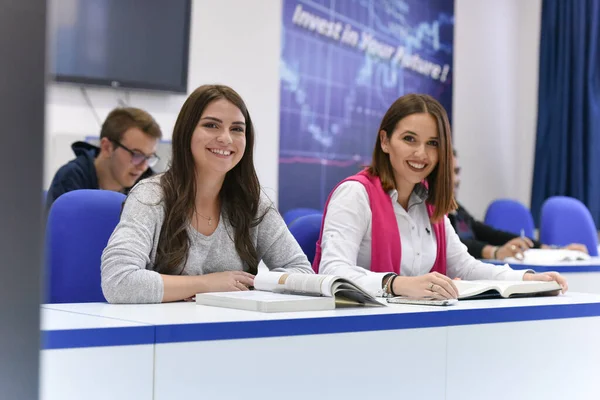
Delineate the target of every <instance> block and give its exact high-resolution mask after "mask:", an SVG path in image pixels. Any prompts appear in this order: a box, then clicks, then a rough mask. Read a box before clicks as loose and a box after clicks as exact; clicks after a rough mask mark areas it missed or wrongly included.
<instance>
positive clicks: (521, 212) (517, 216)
mask: <svg viewBox="0 0 600 400" xmlns="http://www.w3.org/2000/svg"><path fill="white" fill-rule="evenodd" d="M484 222H485V223H486V224H487V225H490V226H492V227H494V228H496V229H499V230H502V231H506V232H511V233H514V234H515V235H520V234H521V230H523V232H524V233H525V236H527V237H528V238H532V239H533V238H534V237H535V223H534V222H533V216H532V215H531V211H529V209H528V208H527V207H525V206H524V205H523V204H521V203H520V202H518V201H517V200H511V199H498V200H494V201H493V202H492V203H491V204H490V205H489V206H488V209H487V211H486V212H485V219H484Z"/></svg>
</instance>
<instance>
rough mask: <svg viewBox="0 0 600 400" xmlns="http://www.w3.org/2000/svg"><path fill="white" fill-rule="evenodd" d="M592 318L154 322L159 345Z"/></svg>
mask: <svg viewBox="0 0 600 400" xmlns="http://www.w3.org/2000/svg"><path fill="white" fill-rule="evenodd" d="M474 301H476V300H474ZM506 301H510V300H506ZM593 316H600V303H595V304H569V305H544V306H525V307H509V308H485V309H475V310H451V309H447V310H441V311H436V312H424V313H410V314H384V315H365V316H346V317H331V318H329V317H328V318H305V319H288V320H269V321H240V322H218V323H204V324H180V325H158V326H156V343H157V344H161V343H162V344H165V343H179V342H197V341H210V340H231V339H252V338H268V337H280V336H300V335H322V334H332V333H348V332H368V331H383V330H398V329H417V328H434V327H444V326H460V325H474V324H490V323H501V322H518V321H537V320H548V319H561V318H581V317H593Z"/></svg>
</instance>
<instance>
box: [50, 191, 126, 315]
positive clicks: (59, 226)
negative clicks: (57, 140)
mask: <svg viewBox="0 0 600 400" xmlns="http://www.w3.org/2000/svg"><path fill="white" fill-rule="evenodd" d="M123 201H125V195H124V194H121V193H117V192H112V191H108V190H75V191H72V192H68V193H65V194H63V195H62V196H60V197H59V198H58V199H56V201H55V202H54V203H53V204H52V207H51V208H50V213H49V215H48V221H47V224H46V271H47V275H49V276H47V277H46V279H47V282H49V287H48V292H49V293H48V296H47V298H46V300H47V302H49V303H86V302H98V301H100V302H103V301H106V300H105V298H104V295H103V294H102V288H101V286H100V258H101V256H102V251H103V250H104V248H105V247H106V244H107V242H108V239H109V237H110V235H111V234H112V232H113V230H114V229H115V227H116V226H117V223H118V222H119V217H120V214H121V206H122V204H123Z"/></svg>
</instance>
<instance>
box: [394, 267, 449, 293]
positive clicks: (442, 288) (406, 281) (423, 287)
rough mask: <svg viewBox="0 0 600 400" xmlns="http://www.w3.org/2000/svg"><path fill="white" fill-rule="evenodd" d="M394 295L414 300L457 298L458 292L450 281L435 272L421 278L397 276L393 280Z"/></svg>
mask: <svg viewBox="0 0 600 400" xmlns="http://www.w3.org/2000/svg"><path fill="white" fill-rule="evenodd" d="M394 294H396V296H406V297H414V298H423V297H430V298H434V299H456V298H458V290H457V289H456V286H454V283H453V282H452V280H451V279H450V278H448V277H447V276H445V275H442V274H440V273H437V272H430V273H428V274H426V275H421V276H398V277H397V278H396V279H394Z"/></svg>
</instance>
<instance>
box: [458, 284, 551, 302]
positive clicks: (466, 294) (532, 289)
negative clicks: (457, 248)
mask: <svg viewBox="0 0 600 400" xmlns="http://www.w3.org/2000/svg"><path fill="white" fill-rule="evenodd" d="M454 284H455V285H456V288H457V289H458V298H459V300H469V299H489V298H499V297H505V298H508V297H528V296H553V295H557V294H558V293H559V291H560V290H561V287H560V285H559V284H558V283H557V282H555V281H551V282H542V281H483V280H482V281H454Z"/></svg>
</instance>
